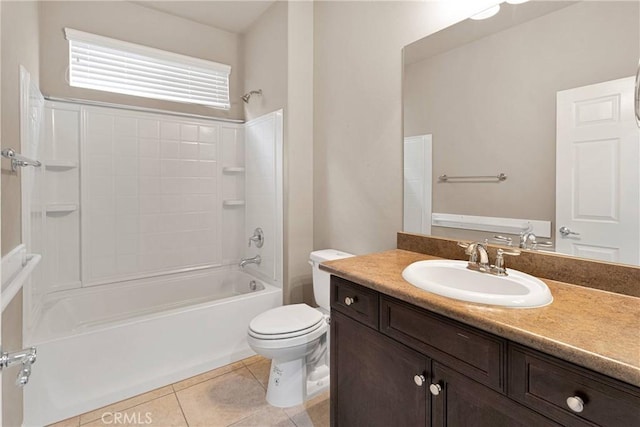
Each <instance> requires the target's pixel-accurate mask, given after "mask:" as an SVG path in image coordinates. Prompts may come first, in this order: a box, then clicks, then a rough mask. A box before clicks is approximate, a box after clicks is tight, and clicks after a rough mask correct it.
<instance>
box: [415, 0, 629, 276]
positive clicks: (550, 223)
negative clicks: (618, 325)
mask: <svg viewBox="0 0 640 427" xmlns="http://www.w3.org/2000/svg"><path fill="white" fill-rule="evenodd" d="M403 54H404V77H403V78H404V80H403V109H404V182H405V190H404V230H405V231H408V232H417V233H423V234H431V235H434V236H442V237H448V238H452V239H469V240H471V239H473V240H484V239H489V241H490V242H491V243H500V244H509V243H508V239H511V243H510V244H511V245H513V246H515V247H518V246H521V243H522V244H523V246H524V247H526V248H528V249H537V250H555V251H557V252H561V253H565V254H570V255H574V256H578V257H585V258H591V259H600V260H606V261H611V262H618V263H625V264H634V265H637V264H639V261H640V176H639V174H638V169H639V167H638V165H640V129H639V128H638V125H637V123H636V120H635V117H634V111H633V104H634V91H637V88H634V83H635V80H636V79H635V76H636V72H637V69H638V58H639V57H640V3H639V2H637V1H572V2H558V1H555V2H548V1H529V2H527V3H522V4H517V5H512V4H508V3H503V4H502V5H501V10H500V12H499V13H498V14H497V15H495V16H494V17H492V18H489V19H486V20H472V19H467V20H465V21H462V22H460V23H458V24H456V25H453V26H451V27H449V28H446V29H444V30H442V31H440V32H437V33H435V34H432V35H430V36H428V37H426V38H424V39H421V40H418V41H416V42H414V43H412V44H410V45H408V46H406V47H405V49H404V52H403ZM526 233H533V234H526ZM495 236H501V237H502V239H499V240H496V237H495Z"/></svg>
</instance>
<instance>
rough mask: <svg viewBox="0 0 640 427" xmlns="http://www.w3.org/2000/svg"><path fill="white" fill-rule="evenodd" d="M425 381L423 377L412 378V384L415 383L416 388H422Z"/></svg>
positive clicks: (415, 376) (420, 375)
mask: <svg viewBox="0 0 640 427" xmlns="http://www.w3.org/2000/svg"><path fill="white" fill-rule="evenodd" d="M425 381H426V379H425V377H424V375H422V374H419V375H414V377H413V382H414V383H416V385H417V386H418V387H422V385H423V384H424V383H425Z"/></svg>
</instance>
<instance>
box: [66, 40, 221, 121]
mask: <svg viewBox="0 0 640 427" xmlns="http://www.w3.org/2000/svg"><path fill="white" fill-rule="evenodd" d="M65 35H66V38H67V40H69V84H70V85H71V86H75V87H82V88H87V89H96V90H103V91H107V92H115V93H123V94H126V95H134V96H142V97H146V98H154V99H163V100H167V101H177V102H187V103H191V104H201V105H207V106H210V107H214V108H221V109H225V110H228V109H229V108H230V107H231V105H230V102H229V74H230V73H231V67H230V66H228V65H225V64H219V63H217V62H212V61H205V60H203V59H199V58H192V57H189V56H184V55H179V54H176V53H171V52H166V51H163V50H159V49H153V48H150V47H146V46H141V45H137V44H133V43H127V42H123V41H120V40H115V39H111V38H107V37H102V36H98V35H95V34H89V33H84V32H82V31H77V30H73V29H71V28H65Z"/></svg>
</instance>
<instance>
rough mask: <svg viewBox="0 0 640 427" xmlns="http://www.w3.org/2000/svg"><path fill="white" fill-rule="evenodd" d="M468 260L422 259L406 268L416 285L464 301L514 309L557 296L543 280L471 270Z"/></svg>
mask: <svg viewBox="0 0 640 427" xmlns="http://www.w3.org/2000/svg"><path fill="white" fill-rule="evenodd" d="M467 265H468V263H467V261H453V260H429V261H418V262H414V263H413V264H411V265H409V266H408V267H407V268H405V269H404V270H403V271H402V277H403V278H404V280H406V281H407V282H409V283H411V284H412V285H413V286H415V287H418V288H420V289H424V290H425V291H428V292H432V293H434V294H438V295H442V296H445V297H449V298H455V299H458V300H462V301H468V302H475V303H481V304H489V305H499V306H503V307H512V308H535V307H543V306H545V305H548V304H551V302H552V301H553V296H551V292H550V291H549V287H548V286H547V285H546V284H545V283H544V282H543V281H542V280H540V279H537V278H535V277H533V276H531V275H529V274H526V273H522V272H520V271H517V270H512V269H507V273H508V276H496V275H493V274H488V273H481V272H479V271H475V270H469V269H467Z"/></svg>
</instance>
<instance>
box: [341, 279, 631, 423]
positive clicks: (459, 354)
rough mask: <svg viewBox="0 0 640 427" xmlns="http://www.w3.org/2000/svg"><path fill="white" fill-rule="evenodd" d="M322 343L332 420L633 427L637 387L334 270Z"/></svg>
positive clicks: (350, 421)
mask: <svg viewBox="0 0 640 427" xmlns="http://www.w3.org/2000/svg"><path fill="white" fill-rule="evenodd" d="M330 347H331V425H332V426H334V427H338V426H343V427H354V426H367V427H371V426H384V427H387V426H399V427H404V426H407V427H409V426H460V427H468V426H490V427H494V426H523V427H524V426H536V427H538V426H558V425H565V426H594V425H602V426H615V427H623V426H624V427H626V426H632V425H634V426H635V425H638V426H640V393H639V390H638V388H637V387H633V386H630V385H628V384H625V383H622V382H620V381H617V380H614V379H612V378H609V377H606V376H604V375H601V374H598V373H595V372H592V371H590V370H587V369H584V368H581V367H578V366H575V365H573V364H571V363H568V362H566V361H562V360H559V359H557V358H555V357H552V356H549V355H546V354H544V353H540V352H538V351H535V350H532V349H530V348H527V347H524V346H521V345H518V344H515V343H513V342H510V341H508V340H506V339H504V338H501V337H499V336H496V335H493V334H490V333H487V332H484V331H481V330H479V329H477V328H474V327H471V326H468V325H465V324H463V323H460V322H457V321H454V320H452V319H449V318H447V317H444V316H442V315H439V314H436V313H433V312H430V311H428V310H425V309H422V308H419V307H416V306H413V305H411V304H408V303H406V302H403V301H399V300H397V299H395V298H392V297H389V296H387V295H384V294H381V293H378V292H377V291H374V290H372V289H369V288H366V287H363V286H360V285H358V284H355V283H353V282H350V281H348V280H345V279H342V278H340V277H337V276H332V277H331V346H330ZM568 398H571V399H573V400H571V399H570V401H569V403H570V404H571V406H573V407H574V409H573V410H572V409H570V408H569V406H568V403H567V402H568V401H567V399H568ZM576 398H577V399H576ZM578 399H579V400H578ZM580 402H581V403H580ZM580 404H582V405H583V410H582V411H581V412H575V410H576V409H580V408H579V405H580ZM576 405H577V406H576Z"/></svg>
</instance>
